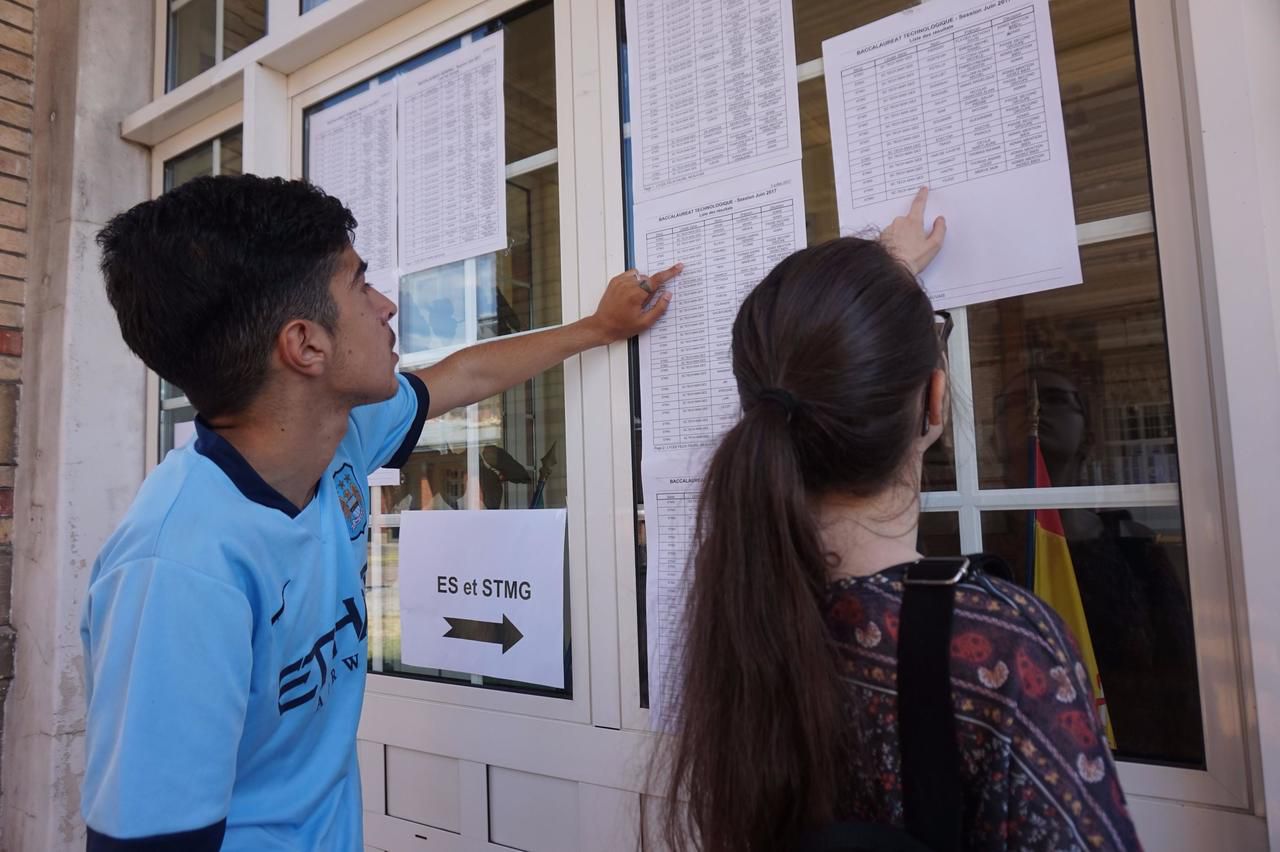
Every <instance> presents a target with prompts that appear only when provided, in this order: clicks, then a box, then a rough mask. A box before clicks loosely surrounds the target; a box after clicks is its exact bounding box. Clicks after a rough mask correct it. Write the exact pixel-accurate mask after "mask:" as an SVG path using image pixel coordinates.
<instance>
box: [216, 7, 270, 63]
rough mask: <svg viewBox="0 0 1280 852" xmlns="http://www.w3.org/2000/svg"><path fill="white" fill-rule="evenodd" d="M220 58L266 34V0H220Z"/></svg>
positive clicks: (235, 51) (239, 49)
mask: <svg viewBox="0 0 1280 852" xmlns="http://www.w3.org/2000/svg"><path fill="white" fill-rule="evenodd" d="M222 2H223V4H224V5H223V11H222V58H223V59H226V58H227V57H229V56H232V55H234V54H236V53H239V52H240V51H242V50H244V49H245V48H246V47H248V46H249V45H251V44H253V43H254V42H255V41H257V40H258V39H260V38H262V37H263V36H264V35H266V34H267V0H222Z"/></svg>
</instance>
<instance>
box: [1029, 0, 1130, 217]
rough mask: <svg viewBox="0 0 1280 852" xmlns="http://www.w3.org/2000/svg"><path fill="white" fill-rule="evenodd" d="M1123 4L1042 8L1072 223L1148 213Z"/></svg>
mask: <svg viewBox="0 0 1280 852" xmlns="http://www.w3.org/2000/svg"><path fill="white" fill-rule="evenodd" d="M1129 7H1130V4H1129V3H1115V2H1112V0H1059V2H1054V3H1050V4H1049V13H1050V18H1051V19H1052V22H1053V43H1054V47H1055V49H1056V53H1057V56H1058V87H1059V89H1060V90H1061V92H1062V118H1063V123H1064V125H1065V126H1066V131H1067V159H1068V161H1069V162H1070V163H1071V188H1072V191H1073V193H1074V195H1075V205H1076V221H1077V222H1092V221H1095V220H1098V219H1109V218H1111V217H1113V216H1123V215H1126V214H1129V213H1140V212H1143V211H1146V210H1150V209H1151V193H1150V187H1149V184H1148V174H1147V147H1146V133H1145V130H1144V127H1143V120H1142V96H1141V93H1140V91H1139V89H1138V66H1137V61H1136V59H1135V57H1134V53H1133V29H1132V27H1133V24H1132V21H1131V20H1130V17H1129Z"/></svg>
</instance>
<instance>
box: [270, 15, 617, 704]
mask: <svg viewBox="0 0 1280 852" xmlns="http://www.w3.org/2000/svg"><path fill="white" fill-rule="evenodd" d="M526 2H527V0H488V1H487V2H482V3H479V4H476V5H474V6H471V7H470V8H467V9H466V10H465V11H463V12H460V13H458V14H450V7H451V6H452V7H457V6H459V5H461V4H457V3H455V4H448V3H445V4H432V5H428V6H425V7H422V8H421V9H419V10H417V11H416V12H414V13H411V14H409V15H406V16H405V17H404V18H402V19H400V20H398V21H396V22H394V24H389V25H385V26H383V27H381V28H379V29H377V30H375V31H373V32H371V33H369V34H368V35H366V36H364V37H362V38H358V39H356V40H354V41H352V42H351V43H349V44H348V45H346V47H345V48H344V49H343V50H341V51H339V52H337V53H336V54H333V55H330V56H326V57H323V58H322V59H320V60H318V61H316V62H315V63H312V64H310V65H308V66H307V67H305V68H303V69H301V70H300V71H298V72H297V73H296V74H294V75H291V76H290V78H289V82H288V94H289V99H290V107H289V115H290V121H291V131H290V150H291V157H290V175H291V176H292V177H295V178H300V177H303V173H302V161H303V147H304V146H303V142H304V139H303V114H304V112H305V111H306V110H307V109H309V108H310V107H312V106H313V105H315V104H317V103H320V102H322V101H324V100H326V99H328V98H330V97H332V96H333V95H336V94H338V93H339V92H342V91H343V90H345V89H347V88H349V87H350V86H353V85H355V84H357V83H359V82H361V81H363V80H366V79H369V78H370V77H373V76H376V75H378V74H381V73H383V72H384V71H387V70H389V69H391V68H394V67H395V66H397V65H399V64H401V63H402V62H404V61H406V60H408V59H411V58H413V57H415V56H417V55H419V54H421V53H423V52H424V51H427V50H430V49H431V48H433V47H435V46H437V45H439V44H442V43H445V42H448V41H450V40H452V39H455V38H458V37H463V38H464V39H465V38H466V37H467V34H468V33H470V32H472V31H473V30H475V29H476V28H477V27H479V26H482V25H483V24H485V23H486V22H488V21H490V20H493V19H494V18H497V17H499V16H501V15H503V14H505V13H507V12H510V11H512V10H514V9H517V8H519V7H520V6H523V5H525V4H526ZM326 5H328V4H326ZM559 6H560V4H555V5H553V14H555V17H556V28H557V35H558V36H559V34H560V31H561V28H562V26H563V25H564V23H565V22H564V21H563V20H562V16H561V15H560V14H558V10H559ZM324 8H325V6H321V7H318V8H317V9H315V10H312V11H311V12H308V13H307V15H306V16H305V17H310V16H311V15H315V14H318V13H320V12H321V11H323V9H324ZM556 61H557V73H556V102H557V125H558V126H557V135H558V136H559V137H560V138H564V136H565V134H566V133H567V132H570V131H571V128H572V123H571V118H570V117H569V116H567V115H566V114H565V113H566V112H567V110H566V109H564V108H562V107H561V104H567V103H570V102H571V101H572V90H571V89H570V87H569V86H568V78H567V77H566V75H565V74H564V73H563V69H562V68H561V67H560V65H561V63H560V61H559V57H558V56H557V60H556ZM560 150H561V148H559V147H557V148H552V149H550V150H548V151H542V152H539V153H538V154H535V155H533V156H530V157H527V158H525V159H522V160H520V161H518V162H515V163H510V164H508V165H507V177H508V178H511V177H516V176H518V175H522V174H528V173H530V172H533V171H536V170H537V169H541V168H544V167H546V166H549V165H552V164H557V163H558V164H559V179H558V180H559V185H560V251H561V261H560V264H561V282H562V283H561V288H562V304H561V311H562V313H561V316H562V318H563V320H564V321H565V322H570V321H572V320H574V319H577V317H578V316H579V308H578V305H579V301H578V298H577V281H576V276H575V274H574V270H575V266H576V263H575V255H576V251H575V250H574V248H573V245H574V240H573V238H572V232H573V229H574V227H575V219H574V205H573V204H572V200H573V194H572V192H571V187H572V186H573V177H574V176H573V173H572V164H571V163H566V162H564V161H563V160H561V158H560ZM468 270H469V271H470V272H472V274H474V261H468ZM526 333H528V332H526ZM464 345H465V344H464ZM482 345H483V344H482ZM458 348H461V346H459V347H452V348H448V349H440V350H433V351H432V352H430V353H407V357H406V358H405V360H404V361H403V362H402V364H401V368H402V369H421V368H422V367H426V366H429V365H430V364H431V363H434V362H436V361H438V360H440V359H442V358H444V357H445V356H446V355H448V354H449V353H450V352H452V351H456V349H458ZM581 381H582V378H581V374H580V364H579V359H576V358H573V359H570V360H569V361H568V362H566V363H565V365H564V387H565V401H564V402H565V433H566V444H567V445H568V446H566V447H565V456H566V466H567V468H566V469H567V474H568V492H569V498H568V510H569V599H568V605H569V619H570V631H571V641H572V645H571V648H572V651H571V654H570V657H571V661H570V666H571V671H572V682H573V692H572V697H571V698H554V697H547V696H540V695H531V694H524V693H519V692H509V691H506V690H505V689H503V688H501V687H495V688H492V689H477V688H475V687H474V686H472V685H469V684H466V683H455V682H448V681H432V680H421V679H417V678H414V677H413V676H399V675H390V674H388V675H382V674H378V673H375V672H370V673H369V686H368V690H367V692H368V698H367V699H366V702H367V703H368V702H377V701H378V700H379V698H381V697H387V698H416V699H422V700H429V701H436V702H443V703H448V704H459V705H464V706H467V707H474V708H482V709H487V710H498V711H506V712H512V713H521V714H524V715H530V716H540V717H543V718H547V719H559V720H564V721H570V722H580V723H586V722H590V721H592V715H591V709H592V707H591V683H592V681H593V678H592V672H591V671H590V657H589V654H588V653H587V650H586V649H587V648H588V647H590V644H591V638H590V637H589V636H588V629H589V627H595V626H596V625H594V624H591V623H590V621H589V619H588V597H587V570H586V566H587V564H588V562H587V545H586V526H585V521H584V518H585V513H586V506H587V499H586V487H587V485H586V476H585V470H586V466H585V462H584V459H583V457H582V455H581V454H579V453H576V452H575V448H579V447H581V446H582V414H581V395H580V393H579V391H578V388H580V387H581ZM477 409H478V406H471V407H470V410H469V411H468V414H469V415H470V416H471V417H474V415H475V413H476V411H477ZM380 496H381V494H379V495H378V496H377V497H375V498H374V499H373V502H374V506H373V509H372V512H371V522H372V525H373V529H374V530H375V531H376V530H379V529H383V528H394V527H398V526H399V523H400V516H399V515H397V514H389V513H383V512H381V511H380V508H381V507H380V502H379V498H380ZM375 567H376V566H375ZM372 639H373V637H371V640H372ZM606 676H607V675H606Z"/></svg>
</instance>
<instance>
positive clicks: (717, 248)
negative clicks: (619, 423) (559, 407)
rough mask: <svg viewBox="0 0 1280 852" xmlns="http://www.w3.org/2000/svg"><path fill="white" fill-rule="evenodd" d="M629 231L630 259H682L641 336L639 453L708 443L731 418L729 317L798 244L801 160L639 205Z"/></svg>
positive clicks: (652, 263) (677, 451)
mask: <svg viewBox="0 0 1280 852" xmlns="http://www.w3.org/2000/svg"><path fill="white" fill-rule="evenodd" d="M635 235H636V238H635V241H636V264H637V268H639V269H649V270H653V269H665V268H666V267H668V266H671V265H672V264H673V263H676V262H677V261H679V262H681V263H683V264H684V270H683V271H682V272H681V273H680V275H679V276H678V277H677V278H676V279H674V281H673V282H672V284H671V285H669V286H670V287H671V291H672V294H673V298H672V300H671V304H670V305H669V306H668V308H667V313H666V315H665V316H663V318H662V319H660V320H658V322H657V324H656V325H655V326H654V327H653V329H652V330H650V331H648V332H646V333H645V334H642V335H641V336H640V377H641V379H640V381H641V418H642V423H643V424H644V425H643V428H644V459H645V461H646V462H648V461H650V460H653V459H656V458H658V457H659V456H671V455H675V456H687V455H688V453H689V452H690V451H693V450H697V449H700V448H706V447H710V446H714V445H715V443H716V442H717V441H718V440H719V438H720V436H721V435H723V434H724V433H725V431H727V430H728V429H729V427H731V426H732V425H733V424H734V423H736V422H737V420H738V415H739V411H740V403H739V401H738V387H737V383H736V382H735V381H734V378H733V365H732V363H731V361H730V343H731V335H732V331H733V320H734V318H735V317H736V316H737V314H738V307H739V306H740V305H741V304H742V300H743V299H745V298H746V297H747V294H748V293H750V292H751V290H752V288H754V287H755V286H756V285H757V284H759V283H760V280H761V279H762V278H764V276H765V274H766V273H768V272H769V270H771V269H772V268H773V267H774V266H775V265H776V264H777V263H778V261H780V260H782V259H783V258H785V257H786V256H787V255H789V254H791V253H792V252H794V251H796V250H798V249H800V248H803V247H804V244H805V228H804V188H803V184H802V178H801V171H800V164H799V163H787V164H785V165H782V166H775V167H773V168H771V169H765V170H762V171H759V172H756V173H754V174H751V175H747V176H745V177H740V178H735V179H733V180H729V181H724V182H721V183H717V184H713V185H711V186H707V187H703V188H701V189H697V190H690V191H687V192H683V193H679V194H676V195H671V196H667V197H666V198H663V199H660V200H658V201H654V202H650V203H648V204H644V205H640V206H638V207H637V208H636V213H635Z"/></svg>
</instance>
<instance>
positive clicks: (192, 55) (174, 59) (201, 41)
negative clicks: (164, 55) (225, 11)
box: [165, 0, 218, 91]
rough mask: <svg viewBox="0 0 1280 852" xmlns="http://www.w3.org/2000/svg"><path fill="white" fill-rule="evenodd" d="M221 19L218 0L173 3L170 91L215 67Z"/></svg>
mask: <svg viewBox="0 0 1280 852" xmlns="http://www.w3.org/2000/svg"><path fill="white" fill-rule="evenodd" d="M217 16H218V4H217V0H169V70H168V74H167V75H166V83H167V85H166V86H165V90H166V91H167V90H169V89H175V88H177V87H178V86H181V85H182V84H183V83H185V82H187V81H188V80H190V79H191V78H192V77H195V76H196V75H197V74H200V73H201V72H203V71H208V70H209V69H210V68H212V67H213V63H214V62H215V61H217V57H216V56H215V55H214V52H215V50H216V49H217V40H216V37H215V30H216V28H217Z"/></svg>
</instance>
